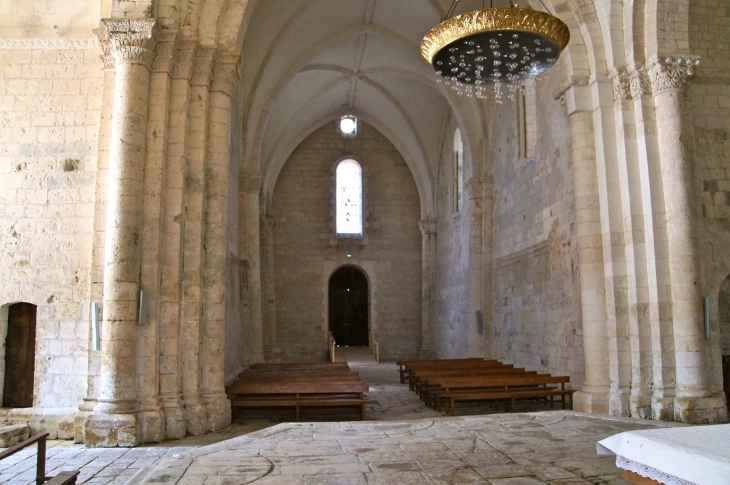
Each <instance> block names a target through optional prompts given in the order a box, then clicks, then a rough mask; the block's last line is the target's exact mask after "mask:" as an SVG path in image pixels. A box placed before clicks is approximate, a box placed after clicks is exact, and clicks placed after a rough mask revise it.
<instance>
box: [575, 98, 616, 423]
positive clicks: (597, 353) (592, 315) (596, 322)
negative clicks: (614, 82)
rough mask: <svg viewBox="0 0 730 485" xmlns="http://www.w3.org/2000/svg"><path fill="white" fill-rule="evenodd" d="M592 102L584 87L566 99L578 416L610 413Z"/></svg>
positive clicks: (603, 280) (601, 246)
mask: <svg viewBox="0 0 730 485" xmlns="http://www.w3.org/2000/svg"><path fill="white" fill-rule="evenodd" d="M591 98H592V97H591V92H590V88H589V87H588V86H586V85H580V84H576V85H573V86H571V87H570V88H569V89H568V90H567V91H566V92H565V94H564V99H565V104H566V107H567V109H568V116H569V117H570V132H571V144H572V164H573V185H574V194H573V197H574V199H575V214H576V222H575V224H576V232H577V235H578V268H579V271H580V299H581V321H582V323H583V351H584V355H585V379H584V380H583V385H582V386H581V388H580V391H579V392H577V393H576V394H575V398H574V399H575V409H576V410H577V411H582V412H589V413H604V414H606V413H608V393H609V365H608V335H607V329H606V298H605V286H604V285H605V277H604V268H603V245H602V236H601V215H600V207H599V196H598V175H597V166H596V147H595V137H594V130H593V110H592V101H591Z"/></svg>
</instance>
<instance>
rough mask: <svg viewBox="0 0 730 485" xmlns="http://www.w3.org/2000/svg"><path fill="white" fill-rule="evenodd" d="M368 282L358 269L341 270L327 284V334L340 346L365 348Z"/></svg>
mask: <svg viewBox="0 0 730 485" xmlns="http://www.w3.org/2000/svg"><path fill="white" fill-rule="evenodd" d="M369 309H370V305H369V297H368V280H367V277H366V276H365V273H363V272H362V271H361V270H360V269H358V268H356V267H354V266H343V267H342V268H340V269H338V270H337V271H335V272H334V273H332V276H330V281H329V330H330V332H332V335H333V337H334V339H335V342H337V345H340V346H351V347H352V346H367V345H368V321H369Z"/></svg>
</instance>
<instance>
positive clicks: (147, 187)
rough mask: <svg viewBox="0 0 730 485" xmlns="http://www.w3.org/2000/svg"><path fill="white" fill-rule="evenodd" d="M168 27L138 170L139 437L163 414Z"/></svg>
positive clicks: (156, 437)
mask: <svg viewBox="0 0 730 485" xmlns="http://www.w3.org/2000/svg"><path fill="white" fill-rule="evenodd" d="M176 35H177V32H176V31H174V30H164V31H161V32H160V38H159V42H158V44H157V49H156V51H155V58H154V60H153V61H152V74H151V77H150V88H149V103H148V111H147V142H146V156H145V168H144V190H143V202H142V205H143V221H142V245H141V260H140V264H141V276H140V286H141V288H142V289H143V290H144V291H146V292H147V293H148V296H149V306H148V311H147V325H144V326H141V327H139V329H138V340H137V373H138V375H139V384H138V385H139V400H140V409H141V415H140V416H141V418H140V419H141V427H142V441H143V442H145V443H159V442H162V441H164V440H165V413H164V412H163V410H162V406H161V404H160V374H161V372H160V371H161V368H160V340H161V338H160V337H161V325H162V322H161V308H162V293H161V286H162V255H163V254H164V252H165V250H166V249H167V248H168V247H169V245H168V244H167V241H165V240H164V236H163V233H162V226H163V219H164V217H163V214H164V206H165V200H164V197H163V193H164V189H165V186H166V179H167V138H168V129H169V118H168V115H169V113H168V106H169V102H170V69H171V66H172V61H173V57H174V55H175V37H176Z"/></svg>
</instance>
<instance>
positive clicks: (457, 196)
mask: <svg viewBox="0 0 730 485" xmlns="http://www.w3.org/2000/svg"><path fill="white" fill-rule="evenodd" d="M463 195H464V144H463V143H462V142H461V130H460V129H459V128H457V129H456V131H455V132H454V211H455V212H459V211H460V210H461V202H462V201H461V199H462V197H463Z"/></svg>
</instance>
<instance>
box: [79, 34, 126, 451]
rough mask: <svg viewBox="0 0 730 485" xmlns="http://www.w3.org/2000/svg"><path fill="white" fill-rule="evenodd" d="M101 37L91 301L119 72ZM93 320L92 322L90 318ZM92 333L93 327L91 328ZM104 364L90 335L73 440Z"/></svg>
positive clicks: (97, 293) (98, 280)
mask: <svg viewBox="0 0 730 485" xmlns="http://www.w3.org/2000/svg"><path fill="white" fill-rule="evenodd" d="M94 33H95V34H97V35H98V36H99V37H100V45H101V47H102V49H103V53H104V54H103V56H102V61H103V64H104V92H103V93H102V98H101V106H102V108H101V119H100V120H99V121H100V123H99V158H98V161H97V171H96V197H95V201H94V214H95V215H96V216H95V217H94V240H93V241H94V242H93V249H92V269H91V301H92V302H96V301H98V302H100V301H102V299H103V298H104V285H103V279H104V241H105V236H106V233H105V232H104V231H105V230H106V218H105V217H102V216H105V215H106V198H107V193H106V191H107V180H108V178H109V142H110V137H111V127H112V119H113V112H114V86H115V84H116V81H115V79H116V73H115V72H114V69H115V66H114V57H112V55H111V45H110V42H109V40H108V36H107V35H106V30H104V31H103V33H102V32H101V31H100V30H95V31H94ZM89 323H91V322H89ZM89 337H91V329H90V328H89ZM100 368H101V351H95V350H92V344H91V338H89V376H88V378H87V379H88V380H87V382H88V388H87V396H86V397H84V398H83V401H84V402H83V403H81V405H80V406H79V412H78V413H76V417H75V419H74V441H75V442H76V443H83V442H84V441H86V420H87V418H88V417H89V416H90V415H91V414H92V413H93V411H94V407H95V406H96V405H97V404H98V403H99V401H98V397H99V381H100Z"/></svg>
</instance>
